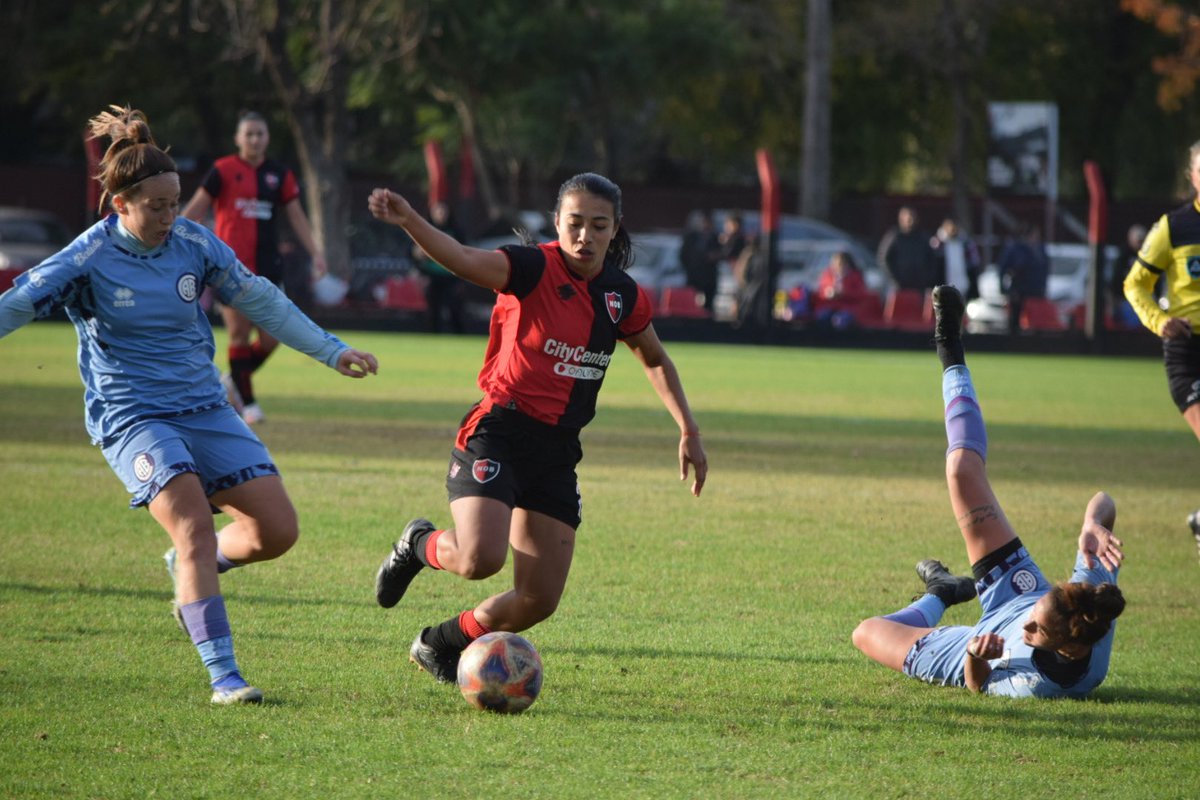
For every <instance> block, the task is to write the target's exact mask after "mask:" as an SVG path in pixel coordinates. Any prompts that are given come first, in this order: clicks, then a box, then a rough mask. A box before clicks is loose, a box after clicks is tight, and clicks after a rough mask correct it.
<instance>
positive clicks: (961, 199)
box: [939, 0, 982, 233]
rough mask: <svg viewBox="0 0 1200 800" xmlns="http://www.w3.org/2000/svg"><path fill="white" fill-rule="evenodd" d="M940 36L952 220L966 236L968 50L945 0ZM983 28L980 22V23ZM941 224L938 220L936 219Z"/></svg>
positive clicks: (951, 7) (951, 5)
mask: <svg viewBox="0 0 1200 800" xmlns="http://www.w3.org/2000/svg"><path fill="white" fill-rule="evenodd" d="M941 21H942V25H943V33H942V35H943V37H944V41H945V42H946V44H947V46H946V48H945V51H944V53H943V55H944V57H945V59H946V61H945V62H944V63H943V68H944V69H945V72H946V79H947V83H948V84H949V85H950V105H951V109H952V111H951V113H952V114H953V119H952V120H951V123H950V124H951V125H952V127H953V134H952V140H951V145H950V197H951V207H952V208H953V209H954V211H953V214H954V219H955V221H956V222H958V224H959V226H960V227H961V228H962V229H963V230H964V231H967V232H968V233H969V232H971V228H972V224H971V201H970V190H969V189H968V187H967V143H968V142H969V141H970V139H971V120H972V117H971V109H970V107H969V103H968V100H967V79H968V78H967V70H966V67H965V65H964V61H965V58H964V56H963V53H964V51H965V48H966V47H967V42H966V37H965V36H964V34H963V20H962V18H961V16H960V14H959V10H958V8H957V6H956V5H955V3H954V0H944V1H943V5H942V20H941ZM980 25H982V23H980ZM939 222H940V220H939Z"/></svg>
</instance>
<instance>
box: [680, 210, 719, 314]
mask: <svg viewBox="0 0 1200 800" xmlns="http://www.w3.org/2000/svg"><path fill="white" fill-rule="evenodd" d="M679 260H680V261H681V262H683V270H684V273H685V274H686V275H687V282H688V286H691V287H692V288H693V289H695V290H696V291H697V292H700V293H701V294H702V295H704V308H705V310H706V311H708V313H710V314H711V313H713V302H714V301H715V300H716V297H717V267H718V265H719V264H720V263H721V241H720V239H719V238H718V236H717V232H716V231H715V230H714V229H713V221H712V214H710V213H709V212H707V211H693V212H692V213H691V214H689V215H688V224H687V230H686V231H685V232H684V234H683V244H682V245H681V247H680V250H679Z"/></svg>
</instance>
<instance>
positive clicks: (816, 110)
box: [800, 0, 833, 220]
mask: <svg viewBox="0 0 1200 800" xmlns="http://www.w3.org/2000/svg"><path fill="white" fill-rule="evenodd" d="M806 27H807V35H806V36H805V41H806V55H807V64H806V67H805V71H804V141H803V144H802V145H801V147H802V153H801V165H800V213H801V214H804V215H805V216H809V217H815V218H817V219H823V220H827V219H829V206H830V200H829V181H830V168H829V162H830V160H831V157H832V153H833V147H832V143H831V140H830V129H831V119H830V118H831V116H832V106H833V99H832V78H831V66H830V65H831V63H832V60H833V42H832V39H833V20H832V8H831V0H808V23H807V26H806Z"/></svg>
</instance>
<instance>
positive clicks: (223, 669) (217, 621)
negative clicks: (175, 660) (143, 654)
mask: <svg viewBox="0 0 1200 800" xmlns="http://www.w3.org/2000/svg"><path fill="white" fill-rule="evenodd" d="M180 611H181V612H182V613H183V622H184V626H185V627H186V628H187V631H188V633H189V634H190V635H191V637H192V644H194V645H195V646H196V650H197V651H198V652H199V653H200V660H201V661H203V662H204V666H205V667H206V668H207V669H208V674H209V677H210V678H211V680H212V683H213V686H214V687H217V684H218V683H219V682H221V681H223V680H224V679H227V678H228V677H229V676H231V675H234V674H237V673H238V665H237V660H236V659H235V658H234V657H233V635H232V634H231V633H230V630H229V615H228V613H226V611H225V598H224V597H222V596H221V595H219V594H217V595H213V596H212V597H204V598H201V599H199V600H197V601H195V602H194V603H188V604H187V605H185V606H183V607H182V608H180ZM237 680H239V681H241V675H240V674H238V675H237ZM242 684H243V685H244V684H245V681H242ZM219 688H229V687H225V686H222V687H219Z"/></svg>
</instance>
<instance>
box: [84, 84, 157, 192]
mask: <svg viewBox="0 0 1200 800" xmlns="http://www.w3.org/2000/svg"><path fill="white" fill-rule="evenodd" d="M88 130H89V131H90V133H91V136H90V137H89V138H91V139H99V138H101V137H103V136H107V137H108V138H109V139H111V140H112V143H111V144H110V145H109V146H108V150H106V151H105V153H104V157H103V158H101V159H100V174H98V175H96V176H95V178H96V180H97V181H99V182H100V185H101V186H103V187H104V191H103V193H102V194H101V195H100V207H99V209H98V210H100V211H103V209H104V204H105V202H106V201H107V200H108V198H110V197H113V196H116V195H119V194H125V193H126V192H136V191H137V188H136V187H137V185H138V184H139V183H141V182H142V181H144V180H146V179H147V178H151V177H154V176H155V175H161V174H163V173H165V172H178V168H177V167H176V165H175V161H174V159H172V158H171V157H170V156H169V155H167V153H166V151H165V150H162V149H160V148H159V146H158V144H157V143H156V142H155V141H154V135H153V134H151V133H150V123H149V122H147V121H146V115H145V114H143V113H142V112H141V111H138V110H137V109H134V108H130V107H129V106H118V105H112V106H109V110H108V111H101V112H100V113H99V114H97V115H96V116H94V117H92V118H91V119H90V120H88Z"/></svg>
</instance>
